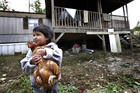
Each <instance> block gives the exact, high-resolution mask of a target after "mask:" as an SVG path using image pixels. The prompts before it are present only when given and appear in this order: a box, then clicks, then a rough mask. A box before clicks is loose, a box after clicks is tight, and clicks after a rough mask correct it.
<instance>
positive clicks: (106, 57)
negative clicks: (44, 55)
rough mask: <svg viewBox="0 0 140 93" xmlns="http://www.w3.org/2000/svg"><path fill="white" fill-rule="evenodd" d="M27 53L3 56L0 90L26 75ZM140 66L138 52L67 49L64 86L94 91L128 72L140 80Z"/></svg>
mask: <svg viewBox="0 0 140 93" xmlns="http://www.w3.org/2000/svg"><path fill="white" fill-rule="evenodd" d="M24 56H25V55H16V56H0V67H1V68H0V89H1V88H3V87H4V86H5V85H6V84H8V83H9V82H11V81H13V80H15V79H17V78H18V77H20V76H21V75H22V71H21V68H20V63H19V62H20V60H21V59H22V58H23V57H24ZM139 67H140V52H138V51H136V52H130V51H129V52H125V53H121V54H112V53H109V52H107V53H104V52H103V51H95V52H94V53H93V54H89V53H79V54H71V53H69V52H66V53H64V58H63V62H62V69H61V72H62V80H61V81H60V82H61V83H62V84H63V85H68V84H71V85H73V86H75V87H76V88H78V90H77V91H78V92H77V93H83V92H84V91H85V90H87V89H91V90H92V89H93V88H94V87H93V86H92V85H95V84H108V83H109V82H114V81H115V82H117V81H119V79H120V77H121V76H124V75H125V76H130V77H132V78H133V79H135V80H137V81H138V82H140V68H139ZM120 81H121V80H120ZM133 90H134V89H132V91H133Z"/></svg>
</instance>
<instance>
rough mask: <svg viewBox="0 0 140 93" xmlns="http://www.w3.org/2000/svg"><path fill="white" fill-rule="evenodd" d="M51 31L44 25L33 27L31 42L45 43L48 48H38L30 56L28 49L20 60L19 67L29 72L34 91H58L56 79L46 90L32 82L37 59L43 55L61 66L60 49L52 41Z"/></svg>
mask: <svg viewBox="0 0 140 93" xmlns="http://www.w3.org/2000/svg"><path fill="white" fill-rule="evenodd" d="M52 39H53V31H52V30H51V29H50V28H49V27H48V26H45V25H40V26H37V27H35V28H34V29H33V42H35V43H36V44H37V45H39V46H43V45H46V46H47V47H50V48H45V49H39V50H38V51H37V52H38V53H39V54H40V55H38V56H32V51H31V49H30V50H29V51H28V53H27V55H26V57H25V58H24V59H22V60H21V61H20V63H21V68H22V69H23V70H24V71H25V72H27V73H30V81H31V85H32V87H33V89H34V93H58V89H57V88H58V81H57V82H56V83H55V84H54V86H53V87H52V88H50V89H47V90H46V91H43V90H40V88H39V87H38V86H36V85H35V84H34V77H33V69H34V68H35V66H36V65H37V64H38V62H39V60H40V59H41V58H42V57H43V58H45V59H52V60H55V62H57V64H58V66H59V67H60V68H61V62H62V50H61V49H59V48H58V46H57V45H56V44H55V43H53V42H52Z"/></svg>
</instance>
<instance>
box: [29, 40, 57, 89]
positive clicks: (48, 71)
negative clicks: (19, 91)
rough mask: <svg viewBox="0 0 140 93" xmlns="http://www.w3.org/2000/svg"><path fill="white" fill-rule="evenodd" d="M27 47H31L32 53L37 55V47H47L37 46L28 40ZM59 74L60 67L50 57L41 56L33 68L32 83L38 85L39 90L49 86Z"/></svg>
mask: <svg viewBox="0 0 140 93" xmlns="http://www.w3.org/2000/svg"><path fill="white" fill-rule="evenodd" d="M28 47H29V48H31V50H32V52H33V55H37V50H38V49H41V48H47V47H46V46H37V45H36V44H34V43H33V42H30V41H29V42H28ZM46 52H47V51H46ZM59 75H60V69H59V67H58V65H57V64H56V63H55V62H54V61H53V60H50V59H44V58H41V59H40V60H39V63H38V64H37V66H36V67H35V68H34V70H33V76H34V83H35V84H36V85H37V86H39V87H40V89H41V90H46V89H48V88H51V87H52V86H53V85H54V84H55V83H56V80H58V78H59Z"/></svg>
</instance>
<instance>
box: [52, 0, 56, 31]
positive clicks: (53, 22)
mask: <svg viewBox="0 0 140 93" xmlns="http://www.w3.org/2000/svg"><path fill="white" fill-rule="evenodd" d="M51 15H52V28H53V27H54V24H55V20H54V0H51Z"/></svg>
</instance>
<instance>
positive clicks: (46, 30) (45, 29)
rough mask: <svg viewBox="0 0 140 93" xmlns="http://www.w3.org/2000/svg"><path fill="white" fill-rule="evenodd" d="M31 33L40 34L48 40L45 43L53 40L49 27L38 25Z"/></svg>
mask: <svg viewBox="0 0 140 93" xmlns="http://www.w3.org/2000/svg"><path fill="white" fill-rule="evenodd" d="M33 32H41V33H43V34H44V35H45V37H47V38H49V40H48V41H47V42H46V43H50V42H51V41H52V39H53V30H52V29H51V28H50V27H49V26H46V25H39V26H37V27H35V28H34V29H33Z"/></svg>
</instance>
